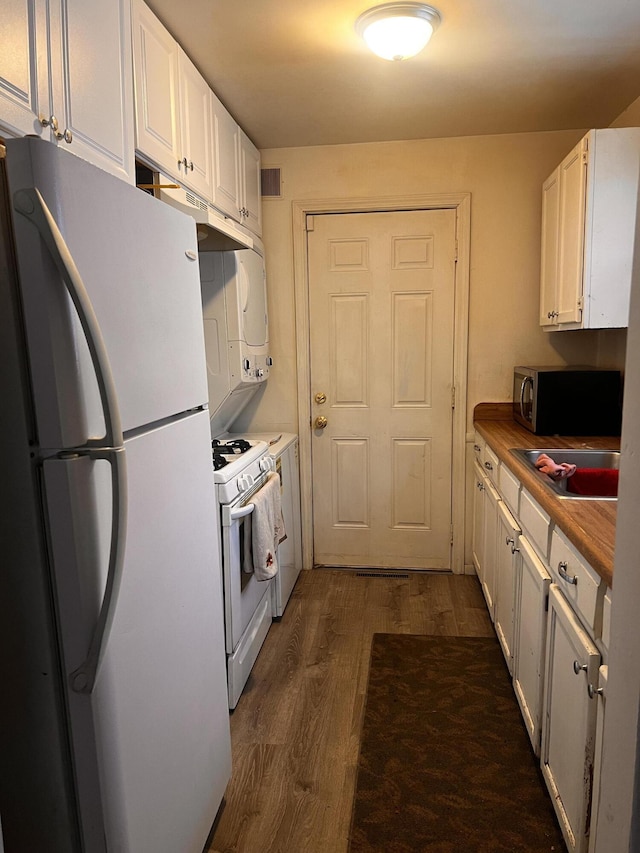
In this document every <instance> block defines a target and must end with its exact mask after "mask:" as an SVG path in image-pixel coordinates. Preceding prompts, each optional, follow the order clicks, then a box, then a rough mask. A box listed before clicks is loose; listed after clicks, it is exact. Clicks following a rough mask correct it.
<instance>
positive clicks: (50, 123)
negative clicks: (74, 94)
mask: <svg viewBox="0 0 640 853" xmlns="http://www.w3.org/2000/svg"><path fill="white" fill-rule="evenodd" d="M40 124H41V125H42V126H43V127H50V128H51V130H52V131H53V132H54V133H56V134H57V133H58V119H57V118H56V117H55V116H54V115H51V116H49V118H41V119H40Z"/></svg>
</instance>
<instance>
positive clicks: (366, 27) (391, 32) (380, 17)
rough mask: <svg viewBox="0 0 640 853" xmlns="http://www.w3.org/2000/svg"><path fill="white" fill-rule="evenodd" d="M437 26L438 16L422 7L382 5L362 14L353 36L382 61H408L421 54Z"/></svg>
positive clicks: (417, 5)
mask: <svg viewBox="0 0 640 853" xmlns="http://www.w3.org/2000/svg"><path fill="white" fill-rule="evenodd" d="M439 23H440V13H439V12H438V10H437V9H434V8H433V7H432V6H426V5H425V4H424V3H384V4H383V5H382V6H376V7H375V8H373V9H369V10H368V11H366V12H363V14H362V15H360V17H359V18H358V20H357V21H356V32H357V33H359V35H361V36H362V38H363V39H364V40H365V41H366V43H367V45H368V46H369V48H370V49H371V50H372V51H373V52H374V53H375V54H377V55H378V56H381V57H382V58H383V59H391V60H396V61H397V60H400V59H409V57H411V56H415V55H416V54H417V53H420V51H421V50H422V48H423V47H424V46H425V45H426V44H427V42H428V41H429V39H430V38H431V36H432V34H433V31H434V30H435V29H436V28H437V26H438V24H439Z"/></svg>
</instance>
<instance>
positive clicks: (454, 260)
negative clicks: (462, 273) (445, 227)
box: [453, 237, 458, 264]
mask: <svg viewBox="0 0 640 853" xmlns="http://www.w3.org/2000/svg"><path fill="white" fill-rule="evenodd" d="M453 262H454V264H457V263H458V238H457V237H456V254H455V257H454V259H453Z"/></svg>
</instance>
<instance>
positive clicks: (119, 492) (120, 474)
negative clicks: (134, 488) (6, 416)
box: [62, 447, 127, 693]
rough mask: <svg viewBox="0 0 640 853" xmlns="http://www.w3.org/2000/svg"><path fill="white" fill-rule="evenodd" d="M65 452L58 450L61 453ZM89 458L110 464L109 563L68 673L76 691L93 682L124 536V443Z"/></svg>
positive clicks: (107, 627)
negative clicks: (81, 648) (85, 645)
mask: <svg viewBox="0 0 640 853" xmlns="http://www.w3.org/2000/svg"><path fill="white" fill-rule="evenodd" d="M64 455H65V454H62V456H63V457H64ZM87 455H89V456H90V457H91V459H106V460H107V462H109V464H110V465H111V489H112V495H113V497H112V501H113V504H112V515H111V544H110V549H109V566H108V569H107V579H106V583H105V586H104V595H103V597H102V604H101V606H100V612H99V614H98V621H97V622H96V626H95V629H94V631H93V636H92V638H91V643H90V644H89V649H88V651H87V656H86V658H85V660H84V662H83V663H82V664H81V665H80V666H79V667H78V668H77V669H75V670H74V671H73V672H72V673H71V674H70V675H69V683H70V685H71V689H72V690H73V691H74V692H76V693H91V691H92V690H93V687H94V685H95V683H96V677H97V675H98V667H99V666H100V661H101V660H102V655H103V653H104V650H105V648H106V645H107V640H108V638H109V631H110V629H111V624H112V622H113V616H114V613H115V608H116V603H117V600H118V590H119V588H120V581H121V579H122V567H123V565H124V552H125V545H126V539H127V457H126V453H125V449H124V447H118V448H113V449H107V450H91V451H88V454H87Z"/></svg>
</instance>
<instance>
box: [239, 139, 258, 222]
mask: <svg viewBox="0 0 640 853" xmlns="http://www.w3.org/2000/svg"><path fill="white" fill-rule="evenodd" d="M240 181H241V187H240V190H241V202H242V205H241V208H240V215H241V218H240V222H242V224H243V225H246V226H247V228H250V229H251V230H252V231H253V232H254V233H255V234H257V235H258V236H260V234H261V233H262V206H261V203H260V152H259V151H258V149H257V148H256V146H255V145H254V144H253V142H252V141H251V140H250V139H249V137H248V136H247V134H246V133H245V132H244V131H243V130H240Z"/></svg>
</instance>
